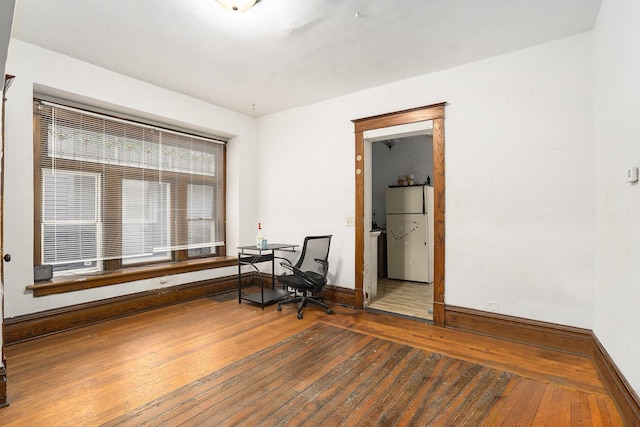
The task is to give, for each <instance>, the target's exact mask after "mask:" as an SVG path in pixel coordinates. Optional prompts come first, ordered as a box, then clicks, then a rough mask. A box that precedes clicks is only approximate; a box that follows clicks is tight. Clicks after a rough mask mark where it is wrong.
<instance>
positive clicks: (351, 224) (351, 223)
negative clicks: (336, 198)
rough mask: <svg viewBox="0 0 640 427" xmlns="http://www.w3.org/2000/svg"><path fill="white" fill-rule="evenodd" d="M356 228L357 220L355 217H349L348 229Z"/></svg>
mask: <svg viewBox="0 0 640 427" xmlns="http://www.w3.org/2000/svg"><path fill="white" fill-rule="evenodd" d="M355 226H356V218H355V217H354V216H348V217H347V227H355Z"/></svg>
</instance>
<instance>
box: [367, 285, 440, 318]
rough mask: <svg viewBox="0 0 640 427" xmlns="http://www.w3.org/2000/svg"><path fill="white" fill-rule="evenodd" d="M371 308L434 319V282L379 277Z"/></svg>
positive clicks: (370, 304)
mask: <svg viewBox="0 0 640 427" xmlns="http://www.w3.org/2000/svg"><path fill="white" fill-rule="evenodd" d="M369 308H373V309H375V310H380V311H386V312H389V313H395V314H401V315H403V316H409V317H415V318H418V319H426V320H433V283H420V282H407V281H404V280H393V279H387V278H378V293H377V294H376V297H375V298H374V299H373V300H372V301H371V302H370V303H369Z"/></svg>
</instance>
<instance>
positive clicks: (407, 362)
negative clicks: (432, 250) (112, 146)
mask: <svg viewBox="0 0 640 427" xmlns="http://www.w3.org/2000/svg"><path fill="white" fill-rule="evenodd" d="M295 309H296V308H295V307H293V306H288V307H287V306H285V307H284V308H283V310H282V311H281V312H277V311H276V310H275V306H269V307H266V308H265V310H264V311H262V310H260V308H259V307H256V306H253V305H250V304H246V303H243V304H238V303H237V301H236V300H231V301H226V302H218V301H214V300H213V299H200V300H196V301H191V302H188V303H184V304H178V305H175V306H171V307H166V308H162V309H158V310H153V311H149V312H146V313H142V314H139V315H135V316H129V317H125V318H121V319H117V320H113V321H109V322H104V323H100V324H96V325H92V326H88V327H84V328H80V329H77V330H73V331H68V332H64V333H60V334H56V335H51V336H47V337H43V338H39V339H37V340H33V341H29V342H24V343H20V344H16V345H13V346H9V347H8V348H7V349H6V354H7V360H8V365H7V368H8V369H7V370H8V393H9V402H10V406H9V407H7V408H4V409H0V425H3V426H25V425H29V426H59V425H60V426H62V425H83V426H92V425H251V426H253V425H301V424H304V425H328V426H332V425H336V426H337V425H394V424H395V425H456V426H457V425H474V426H475V425H491V426H493V425H509V426H512V425H523V426H527V425H543V426H544V425H563V426H564V425H567V426H574V425H575V426H591V425H594V426H595V425H604V426H617V425H621V420H620V416H619V414H618V412H617V410H616V408H615V406H614V404H613V402H612V401H611V399H610V398H609V397H608V396H607V393H606V391H605V389H604V386H603V384H602V383H601V381H600V380H599V378H598V376H597V373H596V371H595V367H594V366H593V363H592V362H591V360H590V359H588V358H586V357H579V356H575V355H570V354H566V353H561V352H554V351H549V350H544V349H541V348H537V347H530V346H525V345H520V344H515V343H512V342H506V341H501V340H497V339H491V338H486V337H482V336H479V335H474V334H468V333H462V332H458V331H451V330H447V329H443V328H437V327H434V326H432V325H429V324H427V323H425V322H423V321H417V320H409V319H403V318H398V317H394V316H388V315H384V314H378V313H370V312H361V311H357V310H354V309H350V308H346V307H341V306H333V309H334V311H335V312H336V314H334V315H327V314H325V313H324V311H322V310H320V309H316V308H314V307H309V308H307V309H305V311H304V319H302V320H298V319H297V318H296V316H295Z"/></svg>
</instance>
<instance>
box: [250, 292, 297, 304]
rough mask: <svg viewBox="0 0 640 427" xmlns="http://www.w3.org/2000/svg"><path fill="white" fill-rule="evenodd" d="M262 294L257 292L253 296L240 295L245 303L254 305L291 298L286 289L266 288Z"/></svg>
mask: <svg viewBox="0 0 640 427" xmlns="http://www.w3.org/2000/svg"><path fill="white" fill-rule="evenodd" d="M263 292H264V295H263V294H261V293H260V292H257V293H255V294H249V295H242V296H241V298H242V299H243V300H245V301H250V302H253V303H256V304H269V303H272V302H274V301H277V300H279V299H281V298H284V297H289V296H291V293H290V292H289V291H287V290H286V289H273V288H267V289H264V291H263Z"/></svg>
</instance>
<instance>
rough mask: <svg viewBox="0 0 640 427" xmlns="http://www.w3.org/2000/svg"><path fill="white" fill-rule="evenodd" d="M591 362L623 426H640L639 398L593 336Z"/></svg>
mask: <svg viewBox="0 0 640 427" xmlns="http://www.w3.org/2000/svg"><path fill="white" fill-rule="evenodd" d="M593 344H594V348H593V350H594V352H593V356H592V357H593V362H594V364H595V365H596V367H597V368H598V372H599V373H600V378H601V379H602V381H603V382H604V383H605V385H606V387H607V389H608V390H609V394H610V395H611V398H612V399H613V401H614V402H615V403H616V406H617V407H618V410H619V411H620V414H621V415H622V418H623V419H624V420H626V421H627V423H626V424H625V425H630V426H631V425H639V424H640V398H638V395H637V394H636V393H635V391H634V390H633V388H631V385H630V384H629V383H628V382H627V380H626V378H625V377H624V375H622V372H620V370H619V369H618V366H617V365H616V364H615V363H614V362H613V359H611V356H609V353H607V351H606V350H605V348H604V346H603V345H602V343H601V342H600V340H599V339H598V337H596V336H595V334H593Z"/></svg>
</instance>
